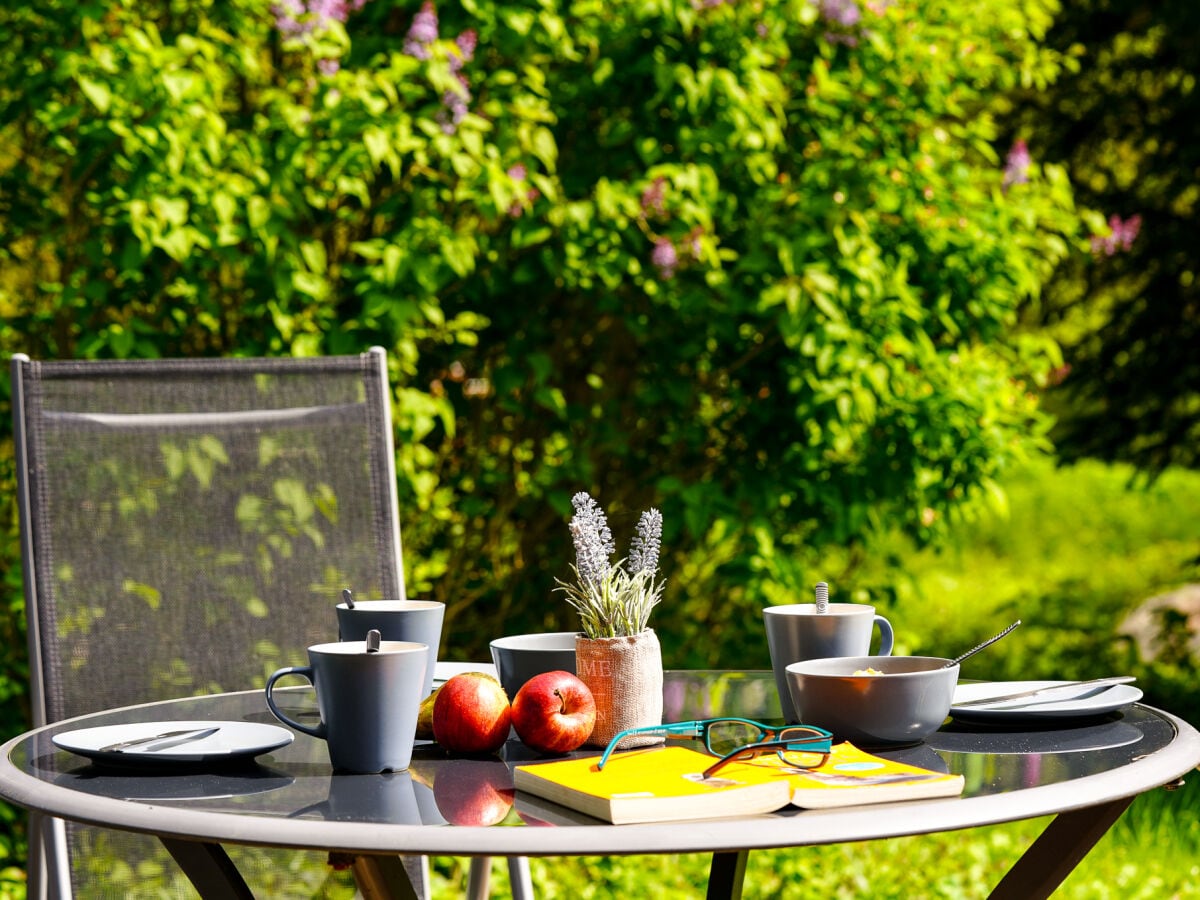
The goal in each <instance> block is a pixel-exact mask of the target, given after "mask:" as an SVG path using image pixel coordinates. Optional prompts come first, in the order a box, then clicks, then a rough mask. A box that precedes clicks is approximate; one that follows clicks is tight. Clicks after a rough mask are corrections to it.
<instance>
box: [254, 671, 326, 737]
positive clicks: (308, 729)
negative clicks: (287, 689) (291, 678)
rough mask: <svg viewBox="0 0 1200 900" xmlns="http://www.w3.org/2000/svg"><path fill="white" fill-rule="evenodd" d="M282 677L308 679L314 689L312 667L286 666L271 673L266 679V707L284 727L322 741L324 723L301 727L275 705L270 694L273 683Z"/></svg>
mask: <svg viewBox="0 0 1200 900" xmlns="http://www.w3.org/2000/svg"><path fill="white" fill-rule="evenodd" d="M284 675H299V676H300V677H301V678H306V679H308V683H309V684H312V685H313V686H314V687H315V686H316V685H315V683H314V682H313V670H312V666H288V667H287V668H286V669H279V670H277V671H275V672H273V673H271V677H270V678H268V679H267V706H269V707H270V708H271V713H272V715H274V716H275V718H277V719H278V720H279V721H280V722H283V723H284V724H285V725H290V726H291V727H292V728H295V729H296V730H297V731H302V732H304V733H305V734H311V735H312V736H313V737H318V738H322V739H323V738H324V737H325V723H324V722H321V723H319V724H318V725H317V727H316V728H313V727H312V726H311V725H301V724H300V723H299V722H296V721H294V720H292V719H289V718H288V717H287V716H285V715H284V714H283V712H282V711H281V710H280V709H279V707H278V706H276V705H275V697H274V696H273V695H272V693H271V692H272V690H274V688H275V682H276V681H278V680H279V679H280V678H282V677H283V676H284Z"/></svg>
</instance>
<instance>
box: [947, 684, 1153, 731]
mask: <svg viewBox="0 0 1200 900" xmlns="http://www.w3.org/2000/svg"><path fill="white" fill-rule="evenodd" d="M1069 683H1070V682H1064V681H983V682H980V683H978V684H960V685H959V686H958V687H957V688H955V690H954V703H951V704H950V715H952V716H953V717H954V718H956V719H962V720H971V721H976V722H991V721H1009V720H1012V719H1064V718H1079V717H1082V716H1103V715H1106V714H1108V713H1112V712H1118V711H1119V710H1122V709H1126V708H1127V707H1129V706H1130V705H1132V704H1134V703H1136V702H1137V701H1138V700H1141V699H1142V692H1141V691H1140V690H1138V689H1137V688H1135V687H1133V686H1132V685H1129V684H1114V685H1110V686H1109V687H1099V688H1098V687H1096V686H1095V685H1081V686H1080V687H1079V688H1078V689H1076V690H1074V691H1071V690H1067V689H1065V688H1064V690H1062V691H1059V692H1057V693H1054V694H1050V695H1049V696H1047V697H1022V698H1021V699H1019V700H1010V701H1008V702H1007V703H997V704H996V705H995V706H965V707H964V706H956V705H955V704H957V703H967V702H969V701H972V700H983V699H984V698H985V697H1003V696H1005V695H1007V694H1017V693H1020V692H1021V691H1032V690H1038V689H1041V688H1048V687H1054V686H1055V685H1060V684H1069Z"/></svg>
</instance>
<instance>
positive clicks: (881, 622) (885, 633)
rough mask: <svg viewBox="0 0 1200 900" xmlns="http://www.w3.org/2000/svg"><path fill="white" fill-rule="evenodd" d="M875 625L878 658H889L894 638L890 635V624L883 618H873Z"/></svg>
mask: <svg viewBox="0 0 1200 900" xmlns="http://www.w3.org/2000/svg"><path fill="white" fill-rule="evenodd" d="M875 624H876V625H878V626H879V653H878V654H877V655H878V656H891V655H892V644H893V643H894V641H895V637H894V636H893V635H892V623H891V622H889V621H888V620H887V619H885V618H884V617H883V616H876V617H875Z"/></svg>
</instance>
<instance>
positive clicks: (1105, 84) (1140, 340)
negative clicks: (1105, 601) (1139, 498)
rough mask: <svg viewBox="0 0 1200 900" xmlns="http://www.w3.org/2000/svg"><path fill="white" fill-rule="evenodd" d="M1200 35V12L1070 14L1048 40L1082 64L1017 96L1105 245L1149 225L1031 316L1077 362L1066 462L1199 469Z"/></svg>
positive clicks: (1102, 8) (1065, 400)
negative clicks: (1134, 225)
mask: <svg viewBox="0 0 1200 900" xmlns="http://www.w3.org/2000/svg"><path fill="white" fill-rule="evenodd" d="M1198 30H1200V7H1198V6H1197V5H1196V4H1195V3H1193V2H1191V0H1162V2H1158V3H1154V4H1149V5H1147V4H1144V3H1140V2H1137V0H1102V2H1099V0H1076V2H1073V3H1068V4H1064V9H1063V14H1062V16H1060V17H1059V19H1058V21H1057V22H1056V23H1055V27H1054V28H1053V29H1052V30H1051V31H1050V32H1049V34H1048V36H1047V41H1048V43H1049V44H1050V46H1052V47H1056V48H1060V49H1061V50H1062V51H1063V52H1066V53H1070V54H1072V55H1073V56H1076V57H1077V59H1078V62H1077V65H1075V66H1074V67H1072V70H1071V71H1070V72H1069V73H1068V74H1065V75H1064V77H1062V78H1061V79H1059V81H1058V82H1057V83H1056V84H1055V85H1053V86H1052V87H1051V88H1050V89H1049V90H1046V91H1030V92H1026V93H1023V94H1021V95H1020V96H1018V97H1017V98H1015V99H1016V113H1015V115H1014V116H1013V120H1012V121H1013V127H1014V128H1019V129H1020V130H1021V131H1022V132H1023V133H1026V134H1028V136H1029V140H1030V144H1031V148H1032V150H1033V153H1034V155H1035V156H1036V157H1038V158H1043V159H1051V160H1061V161H1062V162H1063V164H1064V165H1065V166H1066V167H1067V169H1068V171H1069V172H1070V175H1071V181H1072V183H1073V184H1074V185H1075V190H1076V196H1077V199H1078V201H1079V203H1080V206H1081V207H1083V208H1085V209H1086V210H1088V211H1089V220H1090V224H1091V227H1092V230H1093V232H1095V234H1096V236H1097V239H1098V241H1099V242H1100V243H1103V241H1104V240H1105V239H1109V238H1111V232H1112V230H1113V229H1112V219H1111V217H1113V216H1116V217H1117V221H1118V227H1120V223H1121V222H1124V223H1126V224H1127V223H1128V222H1129V221H1130V220H1131V219H1136V220H1137V222H1138V223H1139V224H1140V229H1139V231H1138V234H1137V235H1136V237H1133V239H1132V240H1131V241H1127V242H1121V241H1118V242H1116V243H1115V244H1113V243H1110V244H1109V245H1108V246H1107V248H1104V247H1102V246H1100V247H1097V249H1096V252H1095V253H1094V254H1093V258H1092V259H1091V260H1087V259H1083V258H1080V257H1076V258H1073V259H1071V260H1069V261H1067V262H1065V263H1064V264H1063V265H1062V266H1061V268H1060V271H1059V272H1058V273H1057V274H1056V276H1055V278H1054V280H1053V282H1052V284H1051V287H1050V289H1049V290H1047V292H1046V298H1045V299H1046V302H1045V304H1044V305H1042V306H1039V307H1036V308H1035V309H1034V310H1031V313H1033V314H1034V315H1035V316H1036V318H1038V319H1040V320H1041V321H1042V322H1044V323H1046V324H1047V325H1048V326H1049V328H1050V329H1051V332H1052V333H1053V334H1054V335H1055V336H1056V337H1057V338H1058V339H1059V340H1061V341H1062V343H1063V345H1064V351H1065V352H1064V356H1065V358H1066V361H1067V363H1068V364H1069V374H1067V375H1066V379H1065V381H1064V382H1063V384H1062V387H1061V389H1059V390H1057V391H1055V392H1054V394H1052V395H1051V397H1052V402H1053V404H1054V409H1055V411H1056V412H1058V413H1060V415H1061V418H1062V422H1061V424H1060V427H1059V429H1058V431H1057V432H1056V443H1057V444H1058V446H1059V448H1060V452H1061V453H1062V454H1063V455H1064V456H1065V457H1067V458H1070V459H1079V458H1086V457H1094V458H1101V459H1109V460H1113V459H1117V460H1127V461H1131V462H1133V463H1134V464H1135V465H1137V466H1138V467H1140V468H1141V469H1143V470H1144V471H1147V472H1150V473H1157V472H1161V471H1163V470H1164V469H1166V468H1167V467H1168V466H1170V465H1177V466H1190V467H1192V468H1195V467H1196V466H1197V464H1200V455H1198V454H1197V449H1196V448H1197V446H1200V354H1197V353H1196V352H1195V348H1196V346H1197V345H1198V344H1200V278H1197V272H1196V264H1195V253H1194V246H1195V235H1196V232H1197V227H1198V225H1200V188H1198V187H1197V184H1196V171H1197V168H1198V167H1200V150H1198V149H1197V148H1198V147H1200V115H1197V113H1198V112H1200V86H1198V85H1197V72H1200V45H1198V44H1197V42H1196V40H1195V35H1196V33H1197V31H1198ZM1106 220H1108V221H1106ZM1031 317H1032V316H1031Z"/></svg>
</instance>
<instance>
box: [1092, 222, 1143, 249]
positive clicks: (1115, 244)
mask: <svg viewBox="0 0 1200 900" xmlns="http://www.w3.org/2000/svg"><path fill="white" fill-rule="evenodd" d="M1108 229H1109V233H1108V234H1107V235H1098V234H1093V235H1092V252H1093V253H1095V254H1097V255H1099V254H1101V253H1103V254H1104V255H1105V256H1112V255H1113V254H1114V253H1116V252H1117V251H1118V250H1128V249H1130V248H1131V247H1132V246H1133V242H1134V241H1135V240H1137V236H1138V232H1140V231H1141V230H1142V217H1141V216H1140V215H1136V214H1135V215H1132V216H1130V217H1129V218H1128V219H1125V220H1122V219H1121V217H1120V216H1118V215H1117V214H1116V213H1114V214H1113V215H1111V216H1109V218H1108Z"/></svg>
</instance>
